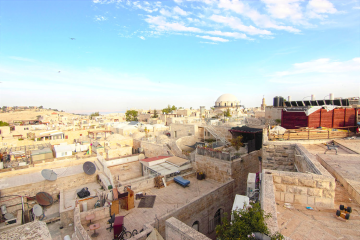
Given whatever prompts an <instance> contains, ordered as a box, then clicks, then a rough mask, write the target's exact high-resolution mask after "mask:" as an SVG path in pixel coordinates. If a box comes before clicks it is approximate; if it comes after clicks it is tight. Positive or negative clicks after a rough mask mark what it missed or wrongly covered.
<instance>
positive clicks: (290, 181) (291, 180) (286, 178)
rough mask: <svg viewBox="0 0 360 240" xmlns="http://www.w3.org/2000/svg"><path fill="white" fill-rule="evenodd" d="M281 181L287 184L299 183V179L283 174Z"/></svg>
mask: <svg viewBox="0 0 360 240" xmlns="http://www.w3.org/2000/svg"><path fill="white" fill-rule="evenodd" d="M281 182H282V183H283V184H287V185H298V179H297V178H293V177H289V176H282V177H281Z"/></svg>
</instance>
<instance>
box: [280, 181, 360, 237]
mask: <svg viewBox="0 0 360 240" xmlns="http://www.w3.org/2000/svg"><path fill="white" fill-rule="evenodd" d="M350 199H351V196H350V195H349V194H348V193H347V191H346V190H345V188H344V187H343V186H342V185H341V184H340V183H339V182H337V184H336V189H335V208H334V209H322V208H316V207H315V208H314V210H308V209H306V206H305V205H301V204H292V207H293V208H291V209H288V208H286V207H284V203H283V202H277V203H276V204H277V218H278V226H279V229H280V232H281V233H282V234H283V235H285V236H287V237H290V238H291V239H293V240H305V239H306V240H307V239H316V240H332V239H334V240H335V239H350V240H352V239H354V240H355V239H360V227H359V226H360V205H359V204H358V203H356V202H355V201H354V200H350ZM340 204H343V205H345V206H350V207H352V213H351V214H350V219H349V220H348V221H345V220H344V219H342V218H338V217H336V216H335V212H336V210H337V209H338V208H339V205H340Z"/></svg>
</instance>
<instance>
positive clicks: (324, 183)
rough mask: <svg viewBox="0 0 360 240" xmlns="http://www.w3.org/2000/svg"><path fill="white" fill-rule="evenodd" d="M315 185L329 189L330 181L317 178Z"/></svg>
mask: <svg viewBox="0 0 360 240" xmlns="http://www.w3.org/2000/svg"><path fill="white" fill-rule="evenodd" d="M316 187H317V188H322V189H328V190H329V189H330V182H327V181H321V180H318V181H316Z"/></svg>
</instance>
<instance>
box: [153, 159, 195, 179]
mask: <svg viewBox="0 0 360 240" xmlns="http://www.w3.org/2000/svg"><path fill="white" fill-rule="evenodd" d="M149 168H150V169H151V170H152V171H154V172H157V173H159V174H160V175H162V176H166V175H169V174H172V173H176V172H180V171H183V170H186V169H189V168H192V166H191V164H187V165H185V166H182V167H176V166H175V165H173V164H170V163H167V162H164V163H160V164H156V165H153V166H151V167H149Z"/></svg>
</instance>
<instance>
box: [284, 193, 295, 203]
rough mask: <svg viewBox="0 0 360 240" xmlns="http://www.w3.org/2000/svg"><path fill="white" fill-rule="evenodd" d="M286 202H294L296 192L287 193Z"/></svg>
mask: <svg viewBox="0 0 360 240" xmlns="http://www.w3.org/2000/svg"><path fill="white" fill-rule="evenodd" d="M285 202H288V203H293V202H294V194H292V193H285Z"/></svg>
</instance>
